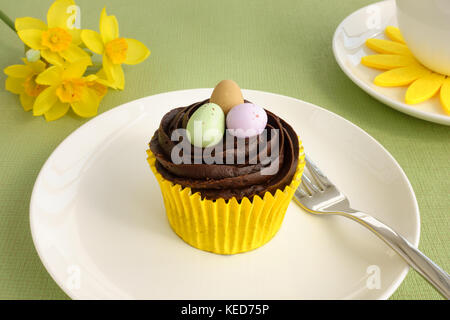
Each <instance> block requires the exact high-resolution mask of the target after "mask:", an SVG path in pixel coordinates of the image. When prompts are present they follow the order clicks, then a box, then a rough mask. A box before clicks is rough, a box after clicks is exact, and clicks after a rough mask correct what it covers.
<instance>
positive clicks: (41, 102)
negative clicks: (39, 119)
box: [33, 86, 58, 116]
mask: <svg viewBox="0 0 450 320" xmlns="http://www.w3.org/2000/svg"><path fill="white" fill-rule="evenodd" d="M56 101H58V97H57V96H56V87H54V86H53V87H48V88H47V89H45V90H44V91H42V92H41V94H40V95H38V97H37V98H36V101H34V104H33V115H35V116H40V115H43V114H44V113H46V112H47V111H48V110H50V109H51V107H53V106H54V104H55V103H56Z"/></svg>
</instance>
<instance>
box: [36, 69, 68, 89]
mask: <svg viewBox="0 0 450 320" xmlns="http://www.w3.org/2000/svg"><path fill="white" fill-rule="evenodd" d="M61 73H62V67H60V66H53V67H50V68H48V69H47V70H45V71H44V72H42V73H41V74H40V75H38V76H37V78H36V83H39V84H44V85H49V86H54V85H57V84H59V83H60V82H61V81H62V77H61Z"/></svg>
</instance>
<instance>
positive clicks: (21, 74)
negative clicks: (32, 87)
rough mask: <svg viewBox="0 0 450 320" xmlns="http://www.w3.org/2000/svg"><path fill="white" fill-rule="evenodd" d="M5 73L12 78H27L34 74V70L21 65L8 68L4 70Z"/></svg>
mask: <svg viewBox="0 0 450 320" xmlns="http://www.w3.org/2000/svg"><path fill="white" fill-rule="evenodd" d="M3 72H4V73H5V74H6V75H8V76H10V77H14V78H26V77H28V76H29V75H30V74H31V73H32V72H33V70H32V69H31V68H30V67H28V66H26V65H25V66H24V65H21V64H15V65H12V66H9V67H6V68H5V69H4V70H3Z"/></svg>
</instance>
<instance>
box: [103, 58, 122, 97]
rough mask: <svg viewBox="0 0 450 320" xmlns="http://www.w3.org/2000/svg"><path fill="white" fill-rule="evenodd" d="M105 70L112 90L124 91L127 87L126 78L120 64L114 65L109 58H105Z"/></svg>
mask: <svg viewBox="0 0 450 320" xmlns="http://www.w3.org/2000/svg"><path fill="white" fill-rule="evenodd" d="M103 70H104V71H105V74H106V77H107V79H108V83H109V84H110V86H111V87H112V88H116V89H120V90H123V88H124V87H125V76H124V74H123V69H122V66H121V65H120V64H113V63H112V62H111V60H110V59H109V58H108V57H107V56H103Z"/></svg>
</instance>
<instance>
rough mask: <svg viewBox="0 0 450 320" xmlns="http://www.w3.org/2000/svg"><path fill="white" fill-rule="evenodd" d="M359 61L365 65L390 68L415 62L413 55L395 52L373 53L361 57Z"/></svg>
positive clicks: (384, 68)
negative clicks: (396, 53) (402, 54)
mask: <svg viewBox="0 0 450 320" xmlns="http://www.w3.org/2000/svg"><path fill="white" fill-rule="evenodd" d="M361 63H362V64H363V65H365V66H366V67H370V68H375V69H381V70H390V69H394V68H400V67H406V66H409V65H413V64H417V63H418V62H417V60H416V59H414V57H413V56H401V55H395V54H374V55H370V56H365V57H362V58H361Z"/></svg>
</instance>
